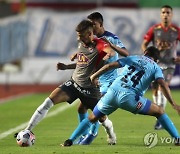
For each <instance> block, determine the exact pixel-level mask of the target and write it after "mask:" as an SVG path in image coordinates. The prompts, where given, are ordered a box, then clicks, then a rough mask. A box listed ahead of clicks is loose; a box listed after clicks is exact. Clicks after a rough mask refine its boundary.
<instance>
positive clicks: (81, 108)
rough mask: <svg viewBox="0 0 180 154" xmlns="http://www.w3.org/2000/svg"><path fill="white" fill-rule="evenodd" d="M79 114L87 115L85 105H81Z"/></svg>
mask: <svg viewBox="0 0 180 154" xmlns="http://www.w3.org/2000/svg"><path fill="white" fill-rule="evenodd" d="M77 110H78V113H81V114H83V113H86V112H87V109H86V107H85V106H83V105H81V104H80V105H79V106H78V109H77Z"/></svg>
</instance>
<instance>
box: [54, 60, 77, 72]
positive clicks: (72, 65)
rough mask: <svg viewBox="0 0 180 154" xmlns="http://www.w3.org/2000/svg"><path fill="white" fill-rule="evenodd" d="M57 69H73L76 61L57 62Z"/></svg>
mask: <svg viewBox="0 0 180 154" xmlns="http://www.w3.org/2000/svg"><path fill="white" fill-rule="evenodd" d="M56 68H57V71H58V70H67V69H75V68H76V63H73V64H64V63H60V62H59V63H57V66H56Z"/></svg>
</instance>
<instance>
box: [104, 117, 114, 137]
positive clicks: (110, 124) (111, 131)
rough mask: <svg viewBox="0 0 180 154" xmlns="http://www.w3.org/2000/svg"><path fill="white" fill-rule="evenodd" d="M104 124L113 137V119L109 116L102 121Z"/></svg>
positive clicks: (109, 134)
mask: <svg viewBox="0 0 180 154" xmlns="http://www.w3.org/2000/svg"><path fill="white" fill-rule="evenodd" d="M102 126H103V127H104V129H105V131H106V133H107V134H108V136H109V137H112V134H114V129H113V124H112V121H111V120H109V119H108V117H107V118H106V120H105V121H104V122H102Z"/></svg>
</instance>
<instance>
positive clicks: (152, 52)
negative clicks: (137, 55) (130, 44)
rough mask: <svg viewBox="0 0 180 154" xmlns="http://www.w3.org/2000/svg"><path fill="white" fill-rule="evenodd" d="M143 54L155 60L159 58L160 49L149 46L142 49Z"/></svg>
mask: <svg viewBox="0 0 180 154" xmlns="http://www.w3.org/2000/svg"><path fill="white" fill-rule="evenodd" d="M144 55H145V56H148V57H151V58H153V59H154V61H157V60H158V59H159V55H160V51H159V50H158V49H157V48H156V47H154V46H150V47H148V48H147V49H146V50H145V51H144Z"/></svg>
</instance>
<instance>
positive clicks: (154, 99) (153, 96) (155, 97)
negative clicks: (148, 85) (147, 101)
mask: <svg viewBox="0 0 180 154" xmlns="http://www.w3.org/2000/svg"><path fill="white" fill-rule="evenodd" d="M152 98H153V102H154V103H155V104H157V100H158V97H157V96H155V95H152Z"/></svg>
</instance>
